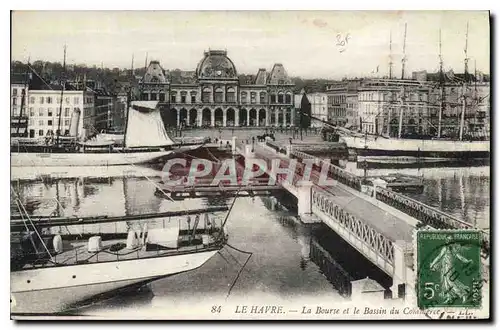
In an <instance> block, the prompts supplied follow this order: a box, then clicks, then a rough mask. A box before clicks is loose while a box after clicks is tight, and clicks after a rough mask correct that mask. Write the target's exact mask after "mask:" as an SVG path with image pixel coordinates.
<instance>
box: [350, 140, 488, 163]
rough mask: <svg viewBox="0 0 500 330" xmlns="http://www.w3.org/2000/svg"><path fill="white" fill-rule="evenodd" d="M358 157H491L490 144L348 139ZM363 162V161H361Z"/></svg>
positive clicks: (485, 142)
mask: <svg viewBox="0 0 500 330" xmlns="http://www.w3.org/2000/svg"><path fill="white" fill-rule="evenodd" d="M341 139H342V140H343V141H344V142H345V143H346V145H347V148H348V149H353V150H355V151H356V153H357V155H358V157H359V156H361V157H365V158H381V159H383V158H391V157H398V158H399V159H401V160H402V161H403V160H405V159H415V158H416V159H450V158H455V159H477V158H489V157H490V141H449V140H417V139H387V138H383V137H380V138H373V137H370V138H367V139H365V138H364V137H352V136H344V137H342V138H341ZM358 160H359V159H358Z"/></svg>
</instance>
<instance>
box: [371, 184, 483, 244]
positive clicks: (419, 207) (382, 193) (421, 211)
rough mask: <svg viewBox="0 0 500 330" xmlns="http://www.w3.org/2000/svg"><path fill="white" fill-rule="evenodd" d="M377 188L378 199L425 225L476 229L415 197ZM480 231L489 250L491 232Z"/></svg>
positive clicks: (438, 227) (439, 227) (442, 227)
mask: <svg viewBox="0 0 500 330" xmlns="http://www.w3.org/2000/svg"><path fill="white" fill-rule="evenodd" d="M376 189H377V191H376V194H375V196H376V198H377V200H380V201H382V202H384V203H386V204H388V205H390V206H392V207H394V208H395V209H397V210H399V211H402V212H404V213H406V214H408V215H410V216H412V217H414V218H416V219H418V220H420V221H422V223H423V224H425V225H428V226H431V227H433V228H437V229H474V226H473V225H472V224H470V223H468V222H465V221H463V220H460V219H457V218H455V217H453V216H451V215H449V214H447V213H445V212H443V211H441V210H438V209H436V208H433V207H432V206H429V205H426V204H424V203H422V202H419V201H417V200H415V199H413V198H410V197H408V196H405V195H402V194H400V193H397V192H395V191H392V190H390V189H386V188H383V187H379V186H378V187H376ZM480 232H481V235H482V237H483V242H484V244H483V250H484V251H486V252H489V245H490V234H489V233H488V232H487V231H485V230H480Z"/></svg>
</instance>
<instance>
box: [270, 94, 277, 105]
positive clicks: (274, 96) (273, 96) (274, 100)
mask: <svg viewBox="0 0 500 330" xmlns="http://www.w3.org/2000/svg"><path fill="white" fill-rule="evenodd" d="M271 103H276V94H271Z"/></svg>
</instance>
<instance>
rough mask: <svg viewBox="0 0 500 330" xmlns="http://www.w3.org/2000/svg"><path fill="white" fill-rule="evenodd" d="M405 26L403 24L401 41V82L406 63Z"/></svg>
mask: <svg viewBox="0 0 500 330" xmlns="http://www.w3.org/2000/svg"><path fill="white" fill-rule="evenodd" d="M406 25H407V23H405V35H404V39H403V58H402V59H401V65H402V66H401V80H403V79H405V63H406Z"/></svg>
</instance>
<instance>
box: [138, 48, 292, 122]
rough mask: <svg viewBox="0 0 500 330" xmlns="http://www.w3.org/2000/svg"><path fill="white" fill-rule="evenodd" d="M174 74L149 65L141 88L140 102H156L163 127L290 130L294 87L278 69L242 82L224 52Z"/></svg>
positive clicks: (263, 71) (212, 53)
mask: <svg viewBox="0 0 500 330" xmlns="http://www.w3.org/2000/svg"><path fill="white" fill-rule="evenodd" d="M174 73H176V72H171V73H166V72H165V71H164V70H163V68H162V67H161V65H160V63H159V62H158V61H151V63H150V64H149V67H148V68H147V71H146V74H145V76H144V78H143V79H142V81H141V82H140V84H139V91H140V99H141V100H158V101H159V102H160V106H161V107H162V112H163V118H164V120H165V122H166V125H167V126H177V127H182V126H191V127H238V126H264V127H269V126H275V127H280V126H282V127H286V126H293V123H294V118H293V117H294V111H293V110H294V105H293V88H294V84H293V83H292V81H291V79H290V78H289V77H288V75H287V73H286V71H285V68H284V67H283V65H282V64H278V63H277V64H274V66H273V68H272V70H271V72H267V71H266V69H259V71H258V72H257V75H256V76H255V77H253V79H251V80H242V79H240V77H239V76H238V73H237V70H236V66H235V65H234V63H233V62H232V61H231V59H230V58H229V57H228V56H227V52H226V51H221V50H210V51H208V52H205V53H204V57H203V58H202V60H201V61H200V62H199V63H198V66H197V68H196V71H194V72H180V74H174ZM177 73H179V72H177Z"/></svg>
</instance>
